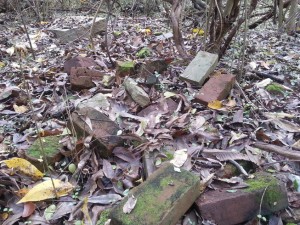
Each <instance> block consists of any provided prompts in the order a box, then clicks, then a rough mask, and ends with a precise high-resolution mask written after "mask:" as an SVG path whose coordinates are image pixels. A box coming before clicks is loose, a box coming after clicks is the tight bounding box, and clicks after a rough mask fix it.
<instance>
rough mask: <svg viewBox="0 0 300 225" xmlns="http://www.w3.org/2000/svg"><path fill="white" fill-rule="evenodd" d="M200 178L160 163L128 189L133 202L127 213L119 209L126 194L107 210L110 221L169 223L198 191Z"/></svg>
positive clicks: (128, 224) (113, 223)
mask: <svg viewBox="0 0 300 225" xmlns="http://www.w3.org/2000/svg"><path fill="white" fill-rule="evenodd" d="M200 193H201V190H200V178H199V177H197V176H196V175H194V174H193V173H191V172H188V171H186V170H181V172H176V171H174V166H173V165H172V164H170V163H165V164H163V165H162V166H161V167H160V168H159V169H158V170H156V171H155V172H154V173H153V174H152V175H151V176H150V177H149V178H148V179H147V180H146V181H145V182H144V183H142V184H141V185H139V186H137V187H136V188H134V189H132V190H131V191H130V193H129V195H128V196H132V195H133V196H134V197H135V198H136V199H137V203H136V205H135V207H134V209H133V210H132V211H131V212H130V213H129V214H125V213H124V212H123V206H124V204H125V203H126V202H127V200H128V197H126V198H125V199H123V200H122V201H121V202H120V204H119V205H117V206H115V207H114V208H113V209H112V211H111V212H110V215H109V218H110V219H111V223H110V224H111V225H173V224H176V223H177V221H178V220H179V218H180V217H181V216H182V215H183V214H184V213H185V212H186V211H187V210H188V209H189V208H190V206H191V205H192V204H193V203H194V201H195V200H196V198H197V197H198V196H199V195H200Z"/></svg>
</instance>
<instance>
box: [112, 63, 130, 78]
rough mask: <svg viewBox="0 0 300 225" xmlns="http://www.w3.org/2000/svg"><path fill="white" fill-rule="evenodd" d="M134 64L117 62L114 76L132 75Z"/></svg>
mask: <svg viewBox="0 0 300 225" xmlns="http://www.w3.org/2000/svg"><path fill="white" fill-rule="evenodd" d="M134 67H135V63H134V62H133V61H126V62H120V61H117V68H116V76H117V77H125V76H128V75H133V74H134Z"/></svg>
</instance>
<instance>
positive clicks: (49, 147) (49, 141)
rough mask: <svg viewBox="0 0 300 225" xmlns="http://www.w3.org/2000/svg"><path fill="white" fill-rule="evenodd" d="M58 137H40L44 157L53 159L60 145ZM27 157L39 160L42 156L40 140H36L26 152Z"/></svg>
mask: <svg viewBox="0 0 300 225" xmlns="http://www.w3.org/2000/svg"><path fill="white" fill-rule="evenodd" d="M59 140H60V137H58V136H48V137H42V138H41V141H42V143H43V151H44V153H45V155H46V156H48V157H53V156H55V155H56V154H57V153H58V152H59V149H60V148H61V144H60V143H59ZM27 155H28V156H30V157H33V158H36V159H39V158H40V157H41V156H42V155H43V154H42V149H41V143H40V140H39V139H37V140H35V142H34V143H33V144H32V145H31V146H30V148H29V149H28V150H27Z"/></svg>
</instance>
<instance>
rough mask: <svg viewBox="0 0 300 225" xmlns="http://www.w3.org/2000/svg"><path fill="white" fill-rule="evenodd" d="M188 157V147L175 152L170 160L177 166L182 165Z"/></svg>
mask: <svg viewBox="0 0 300 225" xmlns="http://www.w3.org/2000/svg"><path fill="white" fill-rule="evenodd" d="M187 158H188V154H187V149H180V150H177V151H175V152H174V158H173V159H172V160H171V161H170V163H172V164H173V165H174V166H175V167H182V166H183V164H184V163H185V161H186V160H187Z"/></svg>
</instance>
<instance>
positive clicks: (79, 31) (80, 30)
mask: <svg viewBox="0 0 300 225" xmlns="http://www.w3.org/2000/svg"><path fill="white" fill-rule="evenodd" d="M69 18H71V19H72V20H74V21H78V22H79V21H80V20H82V18H83V17H82V16H78V17H77V16H72V17H69ZM85 19H88V18H85ZM90 19H91V20H92V19H93V18H92V17H90ZM62 23H63V22H62ZM77 24H78V23H73V24H72V27H71V28H68V29H66V28H50V29H48V31H50V32H52V33H54V35H55V36H56V38H58V39H59V41H60V43H64V44H65V43H68V42H72V41H75V40H77V39H79V40H80V39H82V38H88V37H89V36H90V34H92V36H95V35H96V34H97V33H100V32H102V31H105V27H106V20H105V18H100V17H99V18H96V21H95V24H94V29H93V31H92V33H91V31H90V29H91V27H92V25H93V20H92V21H90V22H88V23H86V24H83V25H81V26H78V27H75V25H77Z"/></svg>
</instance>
